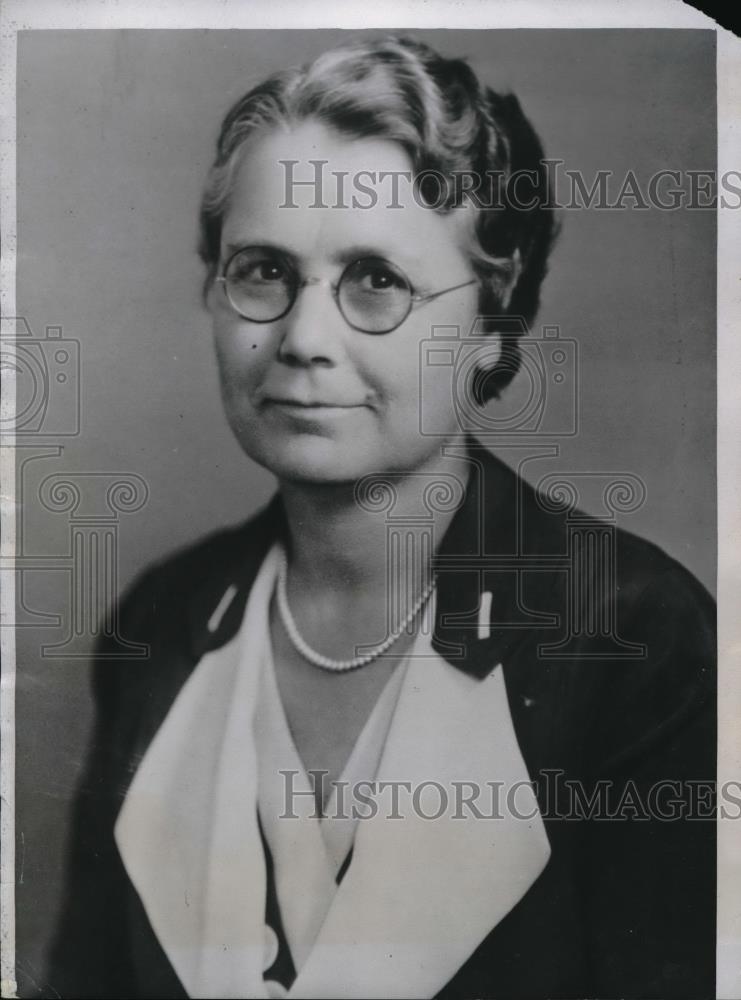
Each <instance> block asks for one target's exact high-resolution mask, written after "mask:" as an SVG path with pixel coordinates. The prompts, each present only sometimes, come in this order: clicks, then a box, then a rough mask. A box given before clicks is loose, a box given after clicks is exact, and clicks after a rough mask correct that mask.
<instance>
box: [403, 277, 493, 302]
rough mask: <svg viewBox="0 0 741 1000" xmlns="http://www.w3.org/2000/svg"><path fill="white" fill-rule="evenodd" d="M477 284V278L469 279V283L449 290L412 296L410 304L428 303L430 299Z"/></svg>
mask: <svg viewBox="0 0 741 1000" xmlns="http://www.w3.org/2000/svg"><path fill="white" fill-rule="evenodd" d="M477 282H478V279H477V278H471V280H470V281H463V282H461V284H460V285H452V286H451V287H450V288H443V290H442V291H440V292H431V293H430V294H429V295H413V296H412V302H429V301H430V300H431V299H436V298H438V297H439V296H440V295H447V294H448V292H455V291H457V290H458V289H459V288H468V286H469V285H475V284H476V283H477Z"/></svg>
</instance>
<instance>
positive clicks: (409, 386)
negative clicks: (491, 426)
mask: <svg viewBox="0 0 741 1000" xmlns="http://www.w3.org/2000/svg"><path fill="white" fill-rule="evenodd" d="M286 160H291V161H298V162H295V163H294V166H293V168H292V169H293V177H294V179H295V180H306V179H308V178H313V177H314V167H313V166H312V164H311V163H310V162H309V161H311V160H324V161H327V162H326V163H325V165H324V167H323V175H322V177H323V187H322V191H321V197H320V198H319V199H316V192H315V190H314V188H313V186H311V185H306V186H298V185H295V186H294V187H293V189H292V201H293V204H294V205H296V206H298V207H289V206H290V202H291V199H287V196H286V170H285V169H284V167H283V166H282V164H281V161H286ZM410 169H411V167H410V162H409V160H408V158H407V156H406V154H405V152H404V151H403V150H402V148H401V147H400V146H398V145H397V144H395V143H393V142H390V141H388V140H385V139H375V138H366V139H348V138H345V137H343V136H341V135H340V134H339V133H337V132H335V131H333V130H331V129H328V128H327V127H326V126H324V125H322V124H320V123H317V122H304V123H302V124H301V125H300V126H297V127H295V128H294V129H292V130H291V131H277V130H276V131H273V132H270V133H267V134H266V135H264V136H262V137H260V138H259V139H258V140H255V141H253V143H252V144H251V146H250V148H249V150H247V151H246V152H245V154H244V155H243V158H242V162H241V164H240V166H239V168H238V171H237V173H236V176H235V183H234V188H233V193H232V197H231V200H230V205H229V209H228V211H227V214H226V216H225V219H224V225H223V230H222V242H221V261H220V268H219V271H220V273H221V272H222V270H223V266H224V263H225V261H226V260H227V259H228V257H229V256H230V254H232V253H233V252H234V250H235V248H242V247H246V246H256V245H260V246H265V245H268V246H270V247H271V248H276V250H277V251H278V252H279V253H280V255H281V256H280V258H279V259H285V260H288V261H289V262H290V263H291V264H292V265H293V266H294V267H295V269H296V272H297V273H298V274H299V275H300V277H301V278H302V279H305V278H311V279H319V282H320V283H311V284H309V285H307V286H306V287H303V288H301V289H300V290H299V292H298V296H297V298H296V301H295V302H294V305H293V308H292V309H291V310H290V311H289V312H288V313H287V314H286V315H285V316H283V317H282V318H280V319H277V320H274V321H272V322H269V323H256V322H253V321H250V320H247V319H244V318H242V317H241V316H240V315H239V314H238V313H237V312H235V310H234V309H233V308H232V306H231V305H230V304H229V302H228V300H227V297H226V294H225V291H224V286H223V284H222V283H219V282H217V283H215V284H214V285H213V287H212V288H211V290H210V292H209V300H208V302H209V309H210V312H211V314H212V317H213V324H214V333H215V340H216V353H217V358H218V364H219V372H220V377H221V385H222V395H223V399H224V406H225V409H226V413H227V417H228V419H229V423H230V424H231V427H232V429H233V431H234V433H235V434H236V436H237V439H238V441H239V443H240V444H241V446H242V448H243V449H244V451H245V452H246V453H247V454H248V455H249V456H250V457H251V458H253V459H254V460H255V461H256V462H259V463H260V464H261V465H263V466H265V467H266V468H268V469H270V470H271V471H272V472H274V473H275V474H276V475H277V476H278V478H279V479H286V480H294V481H295V480H303V481H311V482H315V483H318V482H322V483H329V482H335V483H338V482H349V481H354V480H356V479H358V478H359V477H360V476H362V475H365V474H367V473H372V472H388V471H414V470H421V469H423V468H425V467H429V466H430V464H431V463H432V462H434V461H435V457H438V458H439V456H440V449H441V445H442V444H444V443H449V442H451V441H452V440H455V439H457V438H459V437H460V436H461V430H460V427H459V425H458V422H457V420H456V415H455V411H454V408H453V396H452V367H451V366H446V365H443V366H438V367H430V368H425V369H424V371H423V370H422V368H421V350H420V348H421V344H422V342H423V341H425V340H427V339H428V338H429V337H430V335H431V329H432V327H433V326H453V327H456V328H457V329H458V330H460V335H461V336H465V335H466V333H467V331H468V329H469V328H470V325H471V322H472V320H473V318H474V317H475V315H476V305H477V301H478V287H477V285H476V284H472V285H469V286H468V287H464V288H460V289H458V290H456V291H451V292H449V293H448V294H446V295H442V296H440V297H439V298H437V299H434V300H432V301H429V302H425V303H420V304H419V305H416V306H415V307H414V308H413V309H412V311H411V312H410V314H409V315H408V317H407V318H406V320H405V321H404V322H403V323H402V324H401V325H400V326H398V327H397V328H396V329H395V330H393V331H392V332H390V333H386V334H375V335H374V334H368V333H362V332H359V331H358V330H356V329H354V328H353V327H352V326H350V324H349V323H348V322H347V321H346V319H345V318H344V317H343V315H342V314H341V312H340V310H339V309H338V307H337V303H336V301H335V299H334V297H333V294H332V289H331V287H330V285H331V286H336V285H337V282H338V281H339V278H340V276H341V275H342V273H343V271H344V269H345V268H346V267H347V265H348V263H349V262H350V261H353V260H355V259H357V258H360V257H369V256H372V257H373V258H383V259H385V260H387V261H389V262H391V263H392V264H393V265H395V266H396V267H397V268H400V269H401V270H402V271H403V272H404V273H405V274H406V276H407V278H408V279H409V282H410V283H411V286H412V291H413V293H414V294H422V295H426V294H430V293H433V292H437V291H440V290H442V289H446V288H450V287H451V286H454V285H458V284H461V283H463V282H466V281H470V280H471V279H472V278H473V277H474V274H473V271H472V269H471V265H470V263H469V260H468V257H467V255H466V253H465V251H464V249H463V246H464V229H463V225H462V220H461V219H460V218H458V217H452V216H447V217H443V216H441V215H439V214H437V213H436V212H434V211H432V210H431V209H428V208H425V207H423V206H420V205H418V204H417V203H416V202H415V200H414V198H413V196H412V191H411V185H409V184H405V183H401V184H400V185H399V194H398V201H397V204H399V205H401V207H397V208H391V207H389V203H390V202H391V201H392V198H391V194H390V187H388V185H382V184H380V183H379V185H378V187H377V188H376V190H377V192H378V202H377V204H376V206H375V207H373V208H367V209H365V208H360V207H351V204H352V192H353V188H352V178H353V177H354V176H355V175H356V174H358V173H359V172H360V171H375V172H376V173H377V176H378V174H379V172H381V171H394V172H398V171H409V170H410ZM336 172H342V173H343V174H344V177H345V180H344V185H345V187H344V192H343V191H341V190H339V188H338V186H337V182H336V176H337V173H336ZM365 183H366V184H367V183H368V178H367V175H366V176H365ZM315 199H316V200H318V201H319V202H323V203H324V204H325V205H327V206H335V205H337V204H339V205H340V207H327V208H321V207H319V208H315V207H311V206H312V205H314V203H315ZM367 201H368V199H367V198H364V199H363V203H364V204H365V203H366V202H367ZM286 202H288V205H287V204H286ZM458 214H460V213H458ZM453 215H454V216H455V215H456V213H453ZM269 260H272V257H271V258H269ZM257 270H258V272H259V274H258V278H259V280H260V281H261V282H262V281H265V282H268V283H269V282H271V281H274V280H278V281H279V280H280V276H281V270H280V267H279V268H278V269H277V270H276V269H275V267H273V266H272V264H270V263H269V262H268V264H263V263H258V265H257ZM363 280H364V281H370V282H371V284H372V285H373V286H374V289H375V285H376V283H377V282H378V281H379V280H380V282H381V286H383V282H384V276H383V273H382V272H380V279H379V277H378V272H371V273H370V274H369V275H368V277H367V278H364V279H363ZM421 378H424V382H425V387H424V406H425V419H424V426H425V427H432V428H434V429H435V430H436V431H437V434H436V435H435V436H430V435H429V434H424V433H422V420H421V416H422V415H421V403H422V393H421V391H420V381H421ZM433 411H434V412H433Z"/></svg>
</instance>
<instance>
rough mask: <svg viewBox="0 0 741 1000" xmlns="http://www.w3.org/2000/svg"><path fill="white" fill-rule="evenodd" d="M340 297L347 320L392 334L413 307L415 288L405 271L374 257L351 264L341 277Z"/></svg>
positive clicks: (358, 327)
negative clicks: (410, 283)
mask: <svg viewBox="0 0 741 1000" xmlns="http://www.w3.org/2000/svg"><path fill="white" fill-rule="evenodd" d="M337 299H338V304H339V307H340V309H341V310H342V315H343V316H344V317H345V319H346V320H347V321H348V323H350V325H351V326H354V327H356V328H357V329H358V330H363V331H365V332H366V333H389V332H390V331H391V330H394V329H395V328H396V327H397V326H399V325H400V324H401V323H403V322H404V320H405V319H406V318H407V316H408V315H409V310H410V309H411V308H412V290H411V288H410V286H409V281H408V280H407V278H406V276H405V275H404V273H403V272H402V271H400V270H399V269H398V268H396V267H394V266H393V264H390V263H389V262H388V261H385V260H378V259H376V258H373V257H368V258H364V259H363V260H358V261H355V263H353V264H350V266H349V267H348V268H347V269H346V270H345V272H344V274H343V275H342V278H341V280H340V284H339V288H338V291H337Z"/></svg>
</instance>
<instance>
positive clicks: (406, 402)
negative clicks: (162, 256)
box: [49, 38, 715, 998]
mask: <svg viewBox="0 0 741 1000" xmlns="http://www.w3.org/2000/svg"><path fill="white" fill-rule="evenodd" d="M542 158H543V154H542V150H541V148H540V143H539V141H538V139H537V137H536V135H535V134H534V132H533V130H532V128H531V126H530V125H529V123H528V121H527V120H526V119H525V117H524V116H523V114H522V112H521V110H520V107H519V104H518V102H517V101H516V100H515V98H514V97H511V96H506V97H502V96H499V95H497V94H495V93H493V92H492V91H491V90H489V89H487V88H486V87H484V86H483V85H482V84H481V83H480V82H479V81H478V80H477V78H476V76H475V75H474V73H473V72H472V70H471V69H470V68H469V67H468V66H467V65H466V64H465V63H464V62H462V61H459V60H450V59H445V58H442V57H441V56H439V55H438V54H436V53H435V52H434V51H432V50H431V49H430V48H428V47H427V46H424V45H422V44H418V43H416V42H414V41H411V40H409V39H405V38H388V39H383V40H379V41H371V42H363V43H361V44H355V45H348V46H345V47H342V48H340V49H338V50H336V51H333V52H330V53H328V54H325V55H323V56H322V57H321V58H319V59H318V60H316V62H314V63H313V64H312V65H310V66H308V67H305V68H302V69H293V70H289V71H288V72H285V73H281V74H279V75H276V76H274V77H271V78H270V79H269V80H267V81H265V82H264V83H263V84H261V85H260V86H258V87H256V88H255V89H253V90H251V91H250V92H249V93H248V94H246V95H245V96H244V97H243V98H242V99H241V100H240V101H239V102H238V103H237V104H236V105H235V106H234V107H233V108H232V109H231V111H229V113H228V115H227V116H226V118H225V120H224V123H223V126H222V129H221V133H220V136H219V140H218V149H217V155H216V160H215V162H214V164H213V167H212V169H211V172H210V174H209V177H208V182H207V186H206V191H205V194H204V198H203V203H202V209H201V256H202V258H203V261H204V263H205V266H206V272H207V274H206V283H205V301H206V305H207V308H208V311H209V313H210V316H211V320H212V323H213V331H214V338H215V346H216V354H217V357H218V364H219V371H220V376H221V385H222V394H223V401H224V406H225V409H226V413H227V417H228V419H229V422H230V425H231V427H232V429H233V431H234V433H235V435H236V437H237V439H238V441H239V443H240V445H241V446H242V448H243V450H244V452H245V453H246V454H247V455H248V456H249V457H250V458H252V459H253V460H255V461H256V462H258V463H260V464H261V465H263V466H264V467H266V468H267V469H269V470H270V471H271V472H272V473H274V475H275V477H276V479H277V481H278V491H277V493H276V495H275V497H274V498H273V500H272V502H271V503H270V504H269V505H268V506H267V508H265V509H264V510H262V511H261V512H260V513H258V514H257V515H256V516H255V517H253V518H252V519H251V520H249V521H248V522H247V523H246V524H245V525H243V526H241V527H238V528H236V529H235V530H231V531H224V532H221V533H219V534H216V535H214V536H212V537H210V538H208V539H206V540H205V541H204V542H202V543H200V544H198V545H196V546H195V547H193V548H191V549H189V550H188V551H186V552H184V553H183V554H180V555H178V556H176V557H174V558H172V559H170V560H169V561H167V562H165V563H164V564H162V565H160V566H157V567H155V568H154V569H152V570H150V571H149V572H148V573H146V574H145V575H144V576H143V577H142V578H141V579H140V581H139V582H138V583H137V584H136V585H135V586H134V587H133V588H132V590H131V591H130V593H129V596H128V597H127V599H126V600H125V602H124V605H123V608H122V612H121V613H122V628H123V629H124V630H125V634H126V636H127V637H129V638H131V639H135V640H137V641H140V642H145V643H147V644H148V646H149V649H150V655H149V658H148V659H147V660H146V662H137V661H131V662H120V661H117V662H115V661H112V662H105V660H104V659H101V661H100V664H99V666H98V667H97V669H96V674H95V692H96V698H97V706H98V716H97V727H96V730H95V734H94V738H93V745H92V747H91V752H90V763H89V767H88V770H87V773H86V775H85V778H84V781H83V784H82V787H81V791H80V796H79V804H78V811H77V814H76V820H75V828H74V837H73V845H72V849H71V852H70V869H69V889H68V896H67V899H68V903H67V909H66V912H65V913H64V916H63V919H62V921H61V924H60V930H59V935H58V939H57V942H56V945H55V948H54V954H53V959H52V969H51V972H50V974H49V981H50V982H51V983H52V985H54V986H55V988H56V989H58V990H59V992H60V993H61V995H63V996H70V997H72V996H74V997H81V996H90V997H92V996H95V997H114V996H127V997H183V996H190V997H266V996H291V997H358V998H360V997H433V996H440V997H447V998H453V997H461V998H462V997H471V998H473V997H499V996H506V997H523V998H524V997H528V998H533V997H558V996H569V997H579V996H591V997H594V996H600V997H605V996H610V997H612V996H620V997H645V996H661V997H680V996H686V997H701V996H706V997H709V996H712V995H713V993H714V913H715V889H714V873H715V854H714V829H713V825H712V823H711V822H709V821H705V822H703V821H702V820H701V818H698V817H696V816H690V815H688V810H689V809H690V807H692V806H693V805H695V806H696V805H697V801H695V800H696V799H697V798H698V796H697V795H695V800H693V801H690V799H689V792H688V789H691V788H694V789H697V788H698V787H705V791H707V790H708V789H709V790H710V792H711V793H712V780H713V778H714V757H715V736H714V722H715V707H714V697H713V690H714V688H713V678H714V674H713V656H714V644H713V622H714V611H713V607H712V603H711V601H710V599H709V597H708V596H707V594H706V593H705V591H704V590H703V589H702V587H701V586H700V585H699V584H698V583H697V582H696V581H695V580H694V578H693V577H691V576H690V574H689V573H687V572H686V571H685V570H684V569H682V568H681V567H680V566H679V565H678V564H677V563H675V562H674V561H673V560H672V559H670V558H669V557H668V556H667V555H665V554H664V553H663V552H661V551H660V550H659V549H657V548H656V547H654V546H653V545H650V544H649V543H646V542H643V541H640V540H639V539H637V538H635V537H633V536H631V535H628V534H627V533H624V532H621V531H614V530H612V533H611V534H610V533H609V532H606V530H605V526H602V525H600V523H599V522H597V521H594V520H592V519H590V518H587V517H584V516H581V517H578V518H575V517H574V516H573V515H574V512H573V511H568V510H566V509H565V508H564V507H563V506H562V505H559V504H557V503H555V502H554V500H553V498H548V497H544V496H541V495H540V494H538V493H536V492H535V491H534V490H532V489H531V488H530V487H529V486H527V485H526V484H525V482H524V481H523V480H521V479H520V478H519V477H518V476H517V475H516V474H515V473H514V472H512V471H510V470H509V469H508V468H507V467H506V466H505V465H504V464H503V463H501V462H500V461H499V460H498V459H496V458H494V457H493V455H492V454H491V453H490V452H489V451H488V450H487V449H486V448H484V447H482V445H480V444H479V443H478V442H477V440H476V438H475V437H473V436H472V435H471V434H470V433H468V426H467V425H465V426H463V425H462V421H461V407H460V405H459V404H460V400H461V394H462V396H463V397H464V399H463V402H464V403H465V405H466V407H468V409H467V410H466V412H470V410H471V408H472V407H474V406H480V405H481V404H483V403H485V402H486V401H487V400H491V399H495V398H497V397H498V396H499V394H500V392H501V391H502V390H503V389H504V387H505V386H506V384H507V382H508V381H509V380H510V379H511V378H512V376H513V375H514V374H515V372H516V370H517V364H518V359H519V339H518V338H519V335H520V334H521V333H522V330H523V329H524V325H526V324H527V323H529V322H530V321H531V320H532V319H533V317H534V315H535V312H536V309H537V305H538V296H539V288H540V284H541V281H542V279H543V276H544V273H545V266H546V261H547V257H548V253H549V250H550V248H551V243H552V237H553V218H552V211H551V208H550V198H549V190H548V183H547V174H546V171H545V168H544V166H543V163H542ZM515 177H516V178H518V180H519V181H523V180H524V182H525V183H522V184H519V183H518V185H517V195H518V197H517V199H516V200H517V204H515V203H514V199H512V198H502V197H501V193H502V191H503V190H505V191H506V190H507V189H508V182H509V181H510V180H512V179H513V178H515ZM482 179H486V180H487V181H490V180H492V179H496V181H497V183H496V184H489V183H487V184H483V185H482V184H480V183H479V182H480V181H481V180H482ZM502 181H503V182H504V187H503V186H502V183H500V182H502ZM512 187H513V186H512ZM482 191H483V192H487V193H488V199H487V197H484V196H483V195H482ZM492 192H493V193H494V194H495V196H496V195H497V193H498V194H499V195H500V197H494V199H493V200H492V197H491V196H492ZM471 331H473V337H470V334H471ZM479 335H480V336H479ZM466 338H469V341H470V340H473V341H474V344H476V342H478V353H476V356H475V363H473V364H471V365H469V367H468V369H467V371H468V373H469V376H470V378H469V379H468V381H467V382H465V384H463V385H462V387H461V386H458V387H457V388H456V387H453V386H452V385H451V379H452V376H453V372H454V369H455V365H454V364H451V360H450V355H451V351H452V352H453V353H455V349H456V348H460V347H461V345H462V344H463V342H464V341H465V340H466ZM469 341H466V347H467V349H468V348H470V347H471V344H470V342H469ZM431 345H432V346H431ZM436 347H439V348H440V349H441V353H442V355H443V357H442V359H441V358H438V359H437V361H436V360H435V357H434V355H435V349H434V348H436ZM446 352H447V353H446ZM439 353H440V352H439ZM446 359H447V360H446ZM494 405H495V406H496V405H497V404H494ZM575 523H577V526H578V530H576V531H575V529H574V524H575ZM580 532H581V533H580ZM580 539H581V542H583V553H584V558H579V557H577V558H573V555H574V552H575V551H576V550H577V549H578V546H579V545H580V544H581V542H580ZM590 539H591V541H590ZM595 539H598V540H600V541H598V542H595V541H594V540H595ZM590 546H591V547H590ZM578 551H579V552H581V551H582V550H581V549H578ZM595 622H598V623H601V624H600V625H599V626H595V624H594V623H595ZM605 623H607V624H606V625H605ZM101 654H103V656H104V654H105V649H104V648H103V649H102V650H101ZM702 782H706V783H707V784H706V786H702V784H701V783H702ZM695 812H698V810H697V809H695Z"/></svg>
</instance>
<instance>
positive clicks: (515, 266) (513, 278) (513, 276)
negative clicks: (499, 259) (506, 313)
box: [500, 247, 522, 309]
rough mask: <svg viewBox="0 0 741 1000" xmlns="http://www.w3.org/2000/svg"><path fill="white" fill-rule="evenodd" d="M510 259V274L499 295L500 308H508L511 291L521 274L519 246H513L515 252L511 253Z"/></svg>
mask: <svg viewBox="0 0 741 1000" xmlns="http://www.w3.org/2000/svg"><path fill="white" fill-rule="evenodd" d="M510 259H511V261H512V264H511V269H510V274H509V277H508V279H507V283H506V284H505V286H504V288H503V289H502V294H501V296H500V302H501V306H502V309H508V308H509V303H510V300H511V299H512V293H513V292H514V290H515V287H516V285H517V282H518V281H519V280H520V275H521V274H522V258H521V257H520V250H519V247H516V248H515V252H514V253H513V254H512V257H511V258H510Z"/></svg>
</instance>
